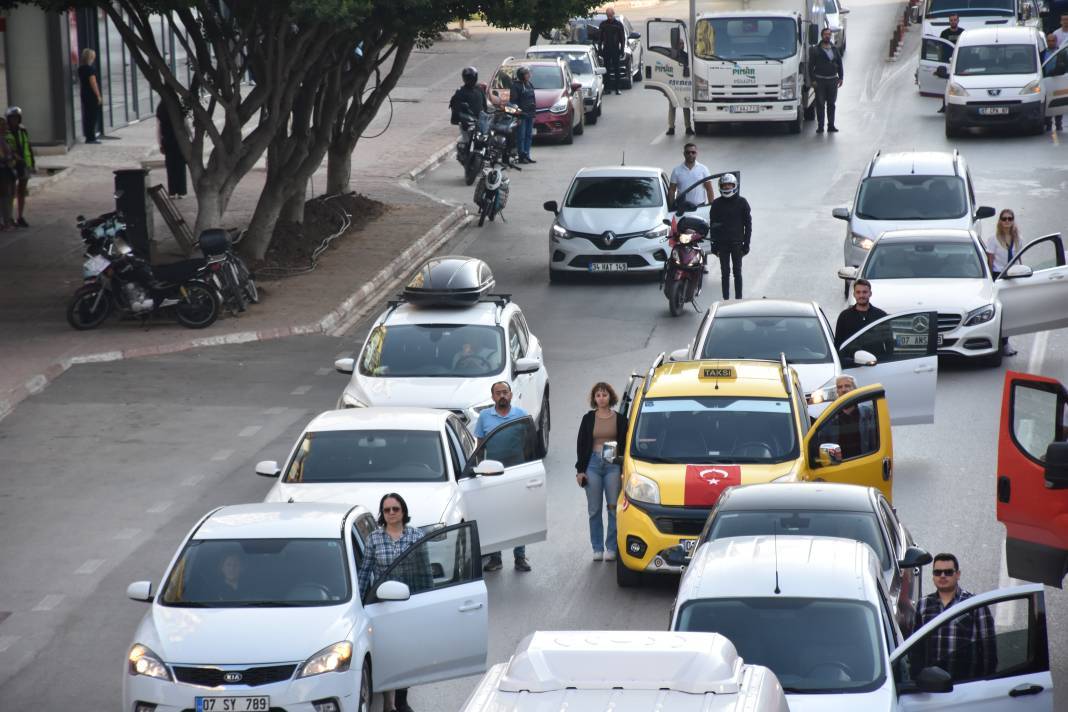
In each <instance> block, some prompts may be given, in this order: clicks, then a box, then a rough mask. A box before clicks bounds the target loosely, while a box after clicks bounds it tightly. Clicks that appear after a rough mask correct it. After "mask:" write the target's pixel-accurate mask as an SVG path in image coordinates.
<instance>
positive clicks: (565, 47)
mask: <svg viewBox="0 0 1068 712" xmlns="http://www.w3.org/2000/svg"><path fill="white" fill-rule="evenodd" d="M592 49H593V45H588V44H549V45H531V46H530V47H527V54H530V53H531V52H537V53H542V52H545V53H551V52H581V53H583V54H586V53H588V52H589V51H590V50H592Z"/></svg>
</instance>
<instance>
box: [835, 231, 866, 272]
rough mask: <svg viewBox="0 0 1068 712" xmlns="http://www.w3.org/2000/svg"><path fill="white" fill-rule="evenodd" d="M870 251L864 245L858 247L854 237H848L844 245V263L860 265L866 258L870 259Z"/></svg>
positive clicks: (854, 265) (853, 265)
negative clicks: (854, 242)
mask: <svg viewBox="0 0 1068 712" xmlns="http://www.w3.org/2000/svg"><path fill="white" fill-rule="evenodd" d="M868 252H870V250H865V249H864V248H863V247H857V246H856V245H854V244H853V239H852V238H850V237H847V238H846V239H845V244H844V245H843V247H842V259H843V261H842V264H844V265H850V266H852V267H859V266H861V265H862V264H864V260H866V259H868Z"/></svg>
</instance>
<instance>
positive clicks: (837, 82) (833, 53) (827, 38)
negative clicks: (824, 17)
mask: <svg viewBox="0 0 1068 712" xmlns="http://www.w3.org/2000/svg"><path fill="white" fill-rule="evenodd" d="M808 66H809V71H810V72H811V73H812V78H813V79H814V80H815V81H816V133H823V117H824V114H825V113H826V116H827V131H829V132H831V133H836V132H837V131H838V127H837V126H835V125H834V111H835V102H836V101H838V88H839V87H841V86H842V80H843V79H844V78H845V70H844V69H843V67H842V54H841V52H839V51H838V48H837V47H835V46H834V43H833V42H831V31H830V29H829V28H826V27H824V28H823V32H821V33H820V43H819V44H818V45H816V46H815V47H813V48H812V49H811V50H809V53H808Z"/></svg>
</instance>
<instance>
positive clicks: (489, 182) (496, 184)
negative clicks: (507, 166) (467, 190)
mask: <svg viewBox="0 0 1068 712" xmlns="http://www.w3.org/2000/svg"><path fill="white" fill-rule="evenodd" d="M503 178H504V172H503V171H501V169H500V168H494V169H493V170H491V171H489V172H488V173H486V190H497V189H498V188H500V187H501V181H502V180H503Z"/></svg>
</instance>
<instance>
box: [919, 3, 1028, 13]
mask: <svg viewBox="0 0 1068 712" xmlns="http://www.w3.org/2000/svg"><path fill="white" fill-rule="evenodd" d="M1015 8H1016V2H1015V0H928V3H927V12H926V16H927V17H949V16H950V15H960V16H961V17H981V16H983V15H1015V14H1016V9H1015Z"/></svg>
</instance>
